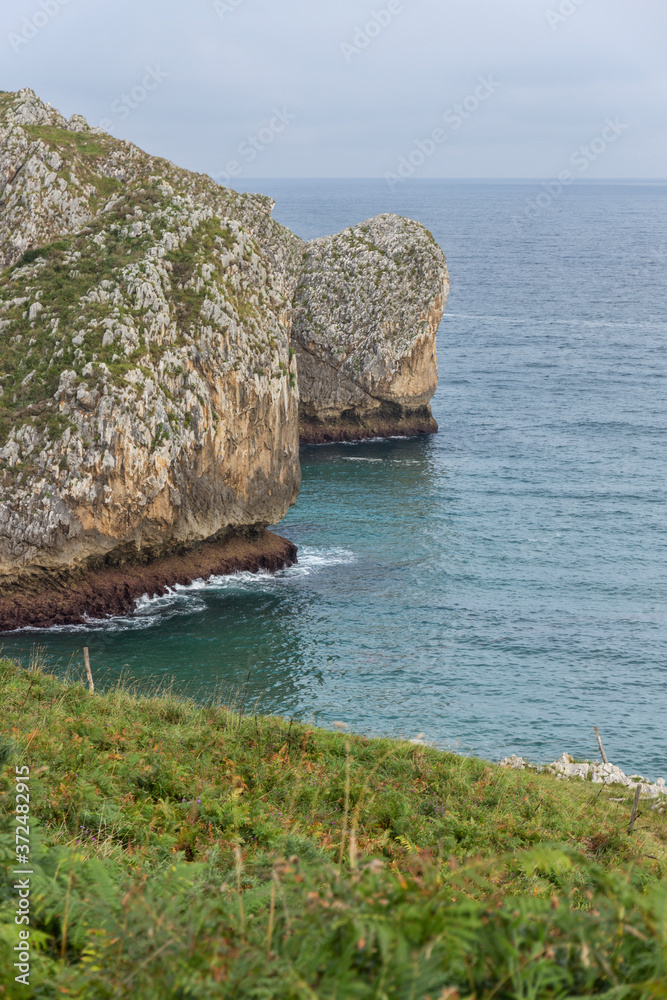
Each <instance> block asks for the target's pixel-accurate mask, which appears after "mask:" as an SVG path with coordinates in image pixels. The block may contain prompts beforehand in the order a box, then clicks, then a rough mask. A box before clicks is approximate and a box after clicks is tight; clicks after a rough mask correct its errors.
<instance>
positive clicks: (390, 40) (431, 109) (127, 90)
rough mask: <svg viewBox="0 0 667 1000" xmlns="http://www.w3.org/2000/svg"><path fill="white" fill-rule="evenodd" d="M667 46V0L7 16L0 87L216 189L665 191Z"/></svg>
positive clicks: (470, 0)
mask: <svg viewBox="0 0 667 1000" xmlns="http://www.w3.org/2000/svg"><path fill="white" fill-rule="evenodd" d="M666 38H667V4H665V3H664V0H632V2H630V0H449V2H445V0H377V2H373V0H188V2H186V0H113V2H110V0H12V2H11V3H8V2H7V0H5V2H4V3H3V4H2V5H1V9H0V46H1V47H2V57H1V60H0V89H4V90H17V89H19V88H20V87H24V86H29V87H32V88H33V90H35V91H37V93H38V94H39V95H40V96H41V97H42V98H43V99H44V100H46V101H49V102H50V103H51V104H52V105H54V106H55V107H57V108H59V109H60V110H61V111H63V113H65V114H66V115H68V116H69V115H71V114H72V113H74V112H80V113H81V114H83V115H85V116H86V118H87V119H88V120H89V121H90V122H91V123H93V124H99V123H103V124H104V127H106V128H107V129H108V130H109V131H111V132H112V133H113V134H114V135H117V136H121V137H124V138H129V139H131V140H133V141H134V142H136V143H137V144H138V145H139V146H141V147H143V148H144V149H147V150H149V151H150V152H151V153H155V154H159V155H163V156H167V157H169V158H170V159H172V160H175V161H176V162H178V163H179V164H180V165H182V166H185V167H189V168H191V169H195V170H200V171H205V172H207V173H211V174H213V175H218V176H219V178H220V179H221V180H226V176H225V175H230V176H235V171H237V170H238V171H239V172H240V173H242V174H243V176H244V177H245V178H251V177H382V176H384V175H385V174H386V173H387V172H393V171H398V170H399V168H400V165H401V163H405V161H406V159H408V158H409V157H412V160H413V162H417V161H419V160H420V152H421V155H422V156H423V162H420V165H419V172H420V176H422V177H474V178H482V177H517V178H551V177H555V176H557V175H558V173H559V172H560V171H561V170H563V169H566V168H568V165H569V164H570V163H571V159H572V156H573V155H575V154H576V153H577V151H580V150H581V149H582V148H583V149H584V150H586V149H591V148H592V149H593V155H591V156H589V157H588V159H589V163H590V167H589V169H588V170H587V176H590V177H601V178H608V177H628V178H664V177H665V176H667V114H665V108H666V105H667V60H666V59H665V39H666ZM609 122H612V123H615V125H616V132H615V133H614V132H613V129H612V127H611V126H610V125H609ZM613 134H615V135H616V139H614V140H613V141H610V140H611V137H612V135H613ZM434 135H435V136H436V138H435V140H434ZM591 144H593V145H592V147H591ZM603 147H604V148H603ZM595 151H597V152H595ZM580 155H582V154H581V153H580ZM583 155H584V156H586V153H584V154H583Z"/></svg>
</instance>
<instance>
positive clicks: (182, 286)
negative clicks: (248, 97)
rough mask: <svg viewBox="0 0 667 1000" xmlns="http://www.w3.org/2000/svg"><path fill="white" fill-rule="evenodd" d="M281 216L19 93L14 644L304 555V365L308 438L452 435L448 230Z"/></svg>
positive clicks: (0, 561)
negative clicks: (18, 637) (299, 540)
mask: <svg viewBox="0 0 667 1000" xmlns="http://www.w3.org/2000/svg"><path fill="white" fill-rule="evenodd" d="M272 209H273V202H272V201H271V200H270V199H269V198H263V197H261V196H247V195H239V194H237V193H235V192H233V191H229V190H226V189H224V188H221V187H219V186H218V185H217V184H215V183H214V182H213V181H212V180H211V179H210V178H208V177H205V176H201V175H197V174H193V173H190V172H188V171H185V170H180V169H178V168H177V167H175V166H174V165H173V164H171V163H169V162H167V161H165V160H159V159H156V158H154V157H151V156H148V155H147V154H145V153H143V152H142V151H141V150H139V149H137V148H136V147H135V146H133V145H131V144H130V143H127V142H122V141H119V140H116V139H113V138H112V137H111V136H109V135H107V134H106V133H104V132H101V131H100V130H99V129H92V128H89V127H88V125H87V124H86V122H85V121H84V119H83V118H81V117H80V116H74V117H73V118H72V119H70V120H69V121H67V120H66V119H64V118H63V117H62V116H61V115H60V114H59V113H58V112H57V111H55V110H54V109H52V108H50V107H49V106H48V105H45V104H43V103H42V102H41V101H40V100H39V99H38V98H37V97H36V96H35V94H34V93H33V92H32V91H30V90H25V91H21V92H20V93H18V94H4V93H0V346H1V348H2V360H1V361H0V584H1V588H2V593H1V594H0V630H2V628H6V627H14V626H16V625H17V624H21V623H22V622H27V623H32V624H40V625H42V624H45V623H47V622H48V621H49V620H54V621H72V620H76V616H77V614H78V615H79V617H80V616H81V614H83V613H84V612H86V611H87V612H88V613H99V612H100V610H101V605H103V604H104V600H107V603H108V605H109V607H110V608H112V609H113V610H119V609H120V608H122V606H123V605H124V604H125V605H127V606H131V603H132V600H133V599H134V597H136V596H137V593H138V592H142V591H141V588H142V587H144V586H145V587H146V588H149V587H153V588H154V587H155V581H156V579H157V577H159V576H160V574H162V575H163V576H164V579H165V583H174V582H178V581H181V582H187V581H188V579H189V574H188V572H187V569H186V568H184V566H185V564H184V563H183V561H182V554H183V553H184V552H187V551H190V552H191V553H192V552H193V551H194V550H195V549H196V550H197V553H196V558H195V555H193V556H192V558H191V560H190V561H191V563H192V566H194V565H195V564H196V566H197V567H199V569H201V570H202V572H203V571H204V570H203V569H202V567H204V568H205V569H206V571H208V572H211V573H213V572H221V571H223V569H225V570H227V571H228V570H229V569H230V568H233V567H234V566H243V567H245V568H261V567H265V568H276V567H277V566H279V565H283V564H285V563H289V562H291V561H293V559H294V558H295V551H294V547H293V546H291V545H290V544H289V543H287V542H284V540H280V539H278V540H276V539H275V536H273V538H269V537H268V536H266V534H265V533H264V534H262V532H263V531H264V529H265V527H266V525H268V524H272V523H276V522H278V521H280V520H281V518H282V517H283V516H284V515H285V513H286V511H287V509H288V507H289V505H290V504H291V503H293V502H294V500H295V499H296V496H297V493H298V489H299V485H300V469H299V454H298V445H299V392H298V386H297V360H298V370H299V379H300V384H301V389H302V394H303V405H302V410H301V428H302V436H303V439H304V440H333V439H346V438H349V437H355V436H368V435H369V434H375V433H379V434H382V433H415V432H417V431H423V430H434V429H435V425H434V422H433V420H432V418H431V416H430V411H429V408H428V402H429V399H430V398H431V395H432V393H433V391H434V389H435V385H436V381H437V367H436V357H435V333H436V330H437V327H438V323H439V322H440V318H441V316H442V310H443V308H444V303H445V299H446V296H447V288H448V285H447V270H446V266H445V262H444V256H443V254H442V251H441V250H440V249H439V248H438V247H437V246H436V245H435V243H434V242H433V239H432V237H431V236H430V235H429V234H428V233H427V232H426V230H425V229H423V227H422V226H419V225H418V224H417V223H411V222H408V221H407V220H404V219H399V218H397V217H396V216H381V217H380V218H378V219H374V220H370V221H369V222H367V223H364V224H363V225H362V226H358V227H356V228H354V229H351V230H347V231H346V232H345V233H341V234H339V235H338V236H336V237H331V238H328V239H325V240H316V241H314V242H313V243H311V244H308V245H305V244H303V243H302V241H301V240H299V239H298V238H297V237H296V236H294V235H293V234H292V233H290V232H288V231H287V230H286V229H284V228H283V227H282V226H280V225H279V224H278V223H276V222H275V221H274V220H272V218H271V211H272ZM293 325H294V329H292V327H293ZM295 351H296V355H297V356H295ZM225 539H226V540H227V541H224V540H225ZM230 539H233V544H231V542H229V540H230ZM228 542H229V544H227V543H228ZM221 545H222V548H220V546H221ZM202 546H203V547H204V548H205V550H206V551H204V550H203V548H202ZM206 546H208V547H206ZM225 546H226V548H225ZM186 562H187V559H186ZM149 563H151V565H152V566H153V569H151V570H150V571H146V572H143V571H141V572H140V571H139V570H138V569H137V567H141V566H144V567H146V566H147V565H148V564H149ZM123 566H125V567H130V566H131V567H134V569H133V570H132V573H129V569H128V572H127V574H126V575H125V576H124V577H123V575H122V573H121V575H120V576H119V575H118V569H119V567H121V568H122V567H123ZM156 567H162V568H161V569H160V568H156ZM107 571H108V572H113V574H115V575H113V577H111V576H108V577H104V579H103V578H102V577H101V576H100V573H105V572H107ZM128 574H129V575H128ZM85 580H87V581H88V582H87V583H85ZM93 580H94V585H93V583H91V581H93ZM104 580H106V581H107V582H106V583H105V582H104ZM47 592H48V593H47ZM45 593H46V594H47V596H46V597H44V594H45ZM104 594H107V595H108V599H104V600H103V598H102V597H101V596H100V595H104ZM3 602H4V603H3ZM31 607H32V611H31V610H30V608H31ZM54 609H56V610H55V611H54Z"/></svg>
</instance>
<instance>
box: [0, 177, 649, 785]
mask: <svg viewBox="0 0 667 1000" xmlns="http://www.w3.org/2000/svg"><path fill="white" fill-rule="evenodd" d="M254 186H255V187H256V188H260V189H261V190H263V191H264V192H265V193H267V194H271V195H273V197H274V198H275V199H276V202H277V206H276V210H275V216H276V217H277V218H278V219H279V220H280V221H281V222H283V223H284V224H286V225H288V226H290V227H291V228H292V229H294V230H295V231H296V232H297V233H299V234H300V235H301V236H303V237H306V238H311V237H314V236H317V235H322V234H325V233H329V232H335V231H338V230H339V229H341V228H343V227H344V226H346V225H349V224H351V223H354V222H358V221H361V220H363V219H365V218H367V217H369V216H372V215H375V214H377V213H379V212H382V211H395V212H399V213H401V214H405V215H409V216H412V217H413V218H416V219H419V220H420V221H422V222H423V223H425V225H427V227H428V228H429V229H430V230H431V231H432V232H433V234H434V236H435V237H436V239H437V240H438V241H439V243H440V244H441V245H442V247H443V248H444V249H445V251H446V253H447V258H448V263H449V267H450V272H451V281H452V291H451V296H450V300H449V303H448V306H447V312H446V317H445V320H444V321H443V324H442V326H441V329H440V332H439V343H438V353H439V364H440V386H439V389H438V391H437V394H436V396H435V399H434V401H433V410H434V413H435V416H436V418H437V420H438V421H439V424H440V433H439V434H438V435H436V436H433V437H429V438H423V439H418V438H415V439H409V440H389V441H373V442H368V443H363V444H346V445H330V446H320V447H308V448H304V449H303V453H302V463H303V488H302V491H301V494H300V496H299V500H298V502H297V504H296V506H295V507H294V508H292V510H291V511H290V512H289V514H288V516H287V517H286V519H285V520H284V521H283V522H282V523H281V524H280V525H279V526H278V530H279V531H280V532H282V533H283V534H284V535H286V536H287V537H289V538H291V539H292V540H293V541H294V542H296V543H297V544H298V545H299V547H300V558H299V564H298V566H296V567H293V568H291V569H289V570H287V571H285V572H283V573H280V574H278V575H277V576H275V577H270V576H252V575H249V574H243V575H240V576H236V577H231V578H221V579H217V580H213V581H210V582H209V583H207V584H204V583H202V584H198V585H195V586H194V587H192V588H188V589H180V590H177V591H176V592H174V593H173V594H170V595H168V596H167V597H165V598H160V599H157V600H148V599H145V600H144V601H142V602H141V603H140V605H139V607H138V609H137V612H136V613H135V614H134V615H131V616H128V617H127V618H124V619H115V620H112V621H110V622H108V623H104V624H100V623H98V624H91V626H90V627H86V628H85V629H83V628H82V629H78V630H51V631H49V632H22V633H18V634H13V635H8V636H5V637H3V639H4V649H5V652H6V653H11V654H13V655H17V656H20V657H22V658H24V659H26V660H27V658H28V657H29V655H30V650H31V648H33V647H34V646H39V647H42V648H43V649H44V650H45V653H46V656H47V657H48V658H49V659H50V661H51V662H52V663H53V664H55V665H56V666H57V667H58V669H64V668H65V667H66V666H67V664H68V663H69V662H70V661H73V662H74V663H75V664H78V663H79V662H80V650H81V648H82V646H83V645H84V644H86V643H87V644H88V645H89V646H90V649H91V658H92V662H93V668H94V670H95V671H96V673H97V674H98V677H99V678H101V679H102V680H103V681H104V683H109V682H111V681H113V680H114V679H115V678H116V677H117V676H118V675H120V674H121V673H124V674H125V675H126V676H127V677H129V678H132V679H134V680H138V681H140V682H141V683H144V682H145V683H146V684H153V683H154V682H155V681H156V680H160V679H166V678H171V677H173V678H175V680H176V684H177V685H183V686H185V685H187V687H188V689H189V690H190V692H191V693H193V694H195V695H197V696H198V697H202V698H206V697H209V696H211V695H212V694H213V692H214V691H216V690H218V689H219V688H220V686H222V688H223V689H224V690H225V691H226V692H228V693H229V697H232V696H233V692H234V691H237V692H238V691H239V690H241V691H242V694H241V695H240V697H241V699H242V701H243V703H244V705H245V706H246V707H250V706H251V705H253V706H254V705H258V706H259V707H260V709H261V710H263V711H270V712H276V713H279V714H282V715H285V716H295V717H299V718H305V719H308V718H314V719H315V720H316V721H317V722H318V723H320V724H324V725H329V724H331V723H332V722H334V721H342V722H345V723H347V724H348V725H349V727H350V729H351V730H352V731H355V732H363V733H370V734H378V735H379V734H382V735H390V736H394V735H395V736H399V735H400V736H407V737H414V736H417V735H420V734H424V736H425V738H426V739H427V740H428V741H430V742H432V743H434V744H436V745H438V746H444V747H450V748H453V749H456V750H459V751H461V752H466V753H468V752H474V753H477V754H479V755H481V756H484V757H487V758H491V759H497V758H499V757H501V756H503V755H505V754H508V753H512V752H516V753H519V754H522V755H525V756H527V757H529V758H532V759H534V760H538V761H547V760H553V759H555V757H557V756H559V755H560V754H561V753H562V752H563V751H568V752H570V753H573V754H574V755H575V756H588V755H591V756H593V755H595V754H596V753H597V746H596V742H595V736H594V733H593V726H594V725H598V726H599V727H600V729H601V732H602V735H603V738H604V740H605V745H606V749H607V753H608V755H609V757H610V759H612V760H613V761H614V762H615V763H618V764H619V765H620V766H622V767H623V768H624V769H626V770H628V771H630V772H632V773H637V772H639V773H643V774H645V775H646V776H648V777H653V778H655V777H658V776H659V775H667V500H666V486H667V482H666V480H667V406H666V400H665V390H666V387H667V385H666V381H665V378H666V375H667V353H666V350H665V347H666V344H665V339H666V335H667V187H666V186H665V185H661V184H657V183H656V184H650V183H644V184H636V185H635V184H629V183H624V184H602V183H600V184H588V185H584V184H580V185H577V186H573V187H571V188H569V189H567V190H566V191H565V192H564V193H563V195H562V196H561V197H560V198H557V199H555V200H553V201H552V202H551V204H550V205H549V206H548V207H546V208H545V209H543V210H542V211H541V213H540V214H539V216H538V217H537V218H534V219H532V220H530V221H529V220H527V219H526V216H525V214H523V209H524V206H525V203H526V199H527V198H535V197H536V195H537V194H539V193H540V191H541V190H542V189H541V187H540V185H539V184H535V183H481V182H477V183H464V182H460V183H459V182H440V181H424V182H418V181H414V182H410V183H406V184H405V185H404V186H402V187H399V188H397V189H396V190H395V191H390V190H389V188H388V187H387V185H386V184H385V183H384V182H382V181H298V182H289V181H264V182H256V183H255V185H254ZM543 200H544V199H543ZM517 218H520V219H522V220H523V222H521V223H519V222H516V221H515V220H516V219H517Z"/></svg>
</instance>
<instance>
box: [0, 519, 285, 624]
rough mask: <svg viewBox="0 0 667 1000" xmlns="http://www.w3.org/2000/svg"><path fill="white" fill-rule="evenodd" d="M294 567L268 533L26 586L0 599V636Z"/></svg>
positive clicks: (77, 620) (280, 541)
mask: <svg viewBox="0 0 667 1000" xmlns="http://www.w3.org/2000/svg"><path fill="white" fill-rule="evenodd" d="M296 561H297V548H296V545H294V544H293V543H292V542H290V541H288V540H287V539H286V538H281V537H280V536H279V535H274V534H273V532H270V531H263V532H260V533H259V534H258V535H256V536H254V537H252V538H247V537H243V536H232V537H228V538H225V539H223V540H222V541H215V542H203V543H201V544H200V545H198V546H197V547H196V548H192V549H188V550H187V551H185V552H180V553H178V554H174V555H169V556H165V557H163V558H161V559H156V560H154V561H153V562H150V563H146V564H138V563H125V564H123V565H120V566H106V567H103V568H101V569H96V570H92V571H89V572H85V573H82V574H81V575H80V576H78V577H76V578H70V579H67V580H64V581H53V580H52V581H41V582H38V581H36V580H32V581H31V582H30V583H28V582H27V581H26V583H25V584H24V585H22V587H21V588H18V587H16V588H12V590H11V591H10V592H9V593H7V592H5V593H3V594H0V632H9V631H13V630H15V629H19V628H25V627H27V626H30V627H32V628H50V627H51V626H52V625H82V624H85V622H86V620H87V619H90V618H104V617H106V616H108V615H121V614H127V613H128V612H129V611H132V610H133V609H134V607H135V601H136V600H137V598H139V597H142V596H143V595H144V594H150V595H151V596H153V595H160V594H164V593H166V591H167V589H168V588H169V587H173V586H174V585H175V584H181V585H183V586H188V585H189V584H191V583H192V582H193V581H194V580H201V579H204V580H205V579H208V577H210V576H224V575H227V574H231V573H236V572H250V573H259V572H260V571H262V570H263V571H265V572H273V573H275V572H277V571H278V570H280V569H284V568H285V567H287V566H293V565H294V564H295V563H296Z"/></svg>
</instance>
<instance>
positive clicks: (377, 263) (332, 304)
mask: <svg viewBox="0 0 667 1000" xmlns="http://www.w3.org/2000/svg"><path fill="white" fill-rule="evenodd" d="M448 293H449V275H448V272H447V264H446V261H445V255H444V253H443V252H442V250H441V249H440V247H439V246H438V244H437V243H436V242H435V240H434V239H433V237H432V236H431V234H430V233H429V232H428V230H426V229H425V228H424V227H423V226H422V225H420V224H419V223H418V222H412V221H411V220H409V219H402V218H399V216H397V215H380V216H378V217H377V218H375V219H368V220H367V221H366V222H364V223H362V224H361V225H358V226H353V227H350V228H349V229H345V230H344V231H343V232H341V233H338V235H337V236H326V237H323V238H322V239H317V240H313V241H312V242H311V243H308V244H307V246H306V253H305V260H304V267H303V272H302V276H301V279H300V281H299V285H298V288H297V292H296V296H295V302H294V306H295V308H294V328H293V331H292V340H293V343H294V345H295V349H296V353H297V360H298V369H299V393H300V409H299V419H300V426H301V440H302V441H304V442H321V441H340V440H343V441H346V440H355V439H358V438H367V437H386V436H389V435H405V434H420V433H432V432H435V431H437V429H438V428H437V424H436V422H435V420H434V419H433V416H432V414H431V408H430V405H429V403H430V400H431V397H432V396H433V393H434V392H435V390H436V387H437V384H438V364H437V357H436V334H437V332H438V327H439V325H440V321H441V319H442V315H443V312H444V309H445V303H446V301H447V295H448Z"/></svg>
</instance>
